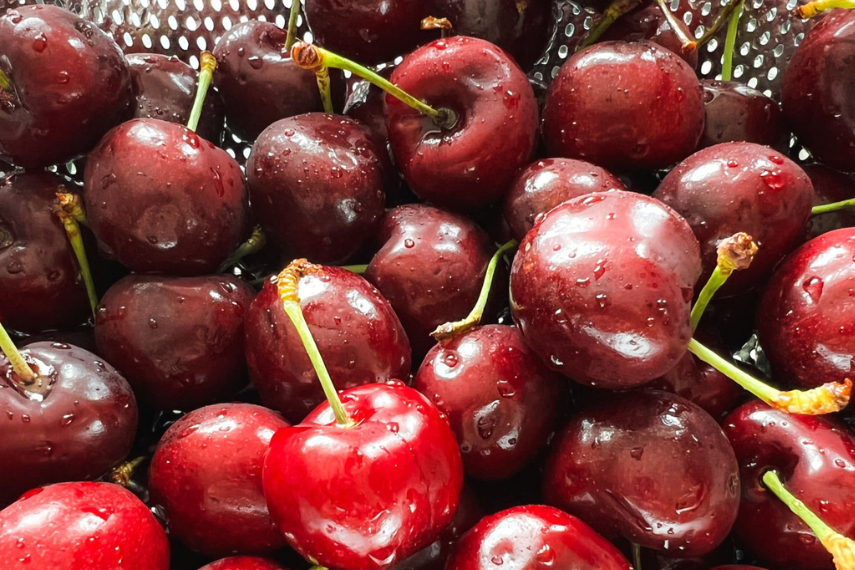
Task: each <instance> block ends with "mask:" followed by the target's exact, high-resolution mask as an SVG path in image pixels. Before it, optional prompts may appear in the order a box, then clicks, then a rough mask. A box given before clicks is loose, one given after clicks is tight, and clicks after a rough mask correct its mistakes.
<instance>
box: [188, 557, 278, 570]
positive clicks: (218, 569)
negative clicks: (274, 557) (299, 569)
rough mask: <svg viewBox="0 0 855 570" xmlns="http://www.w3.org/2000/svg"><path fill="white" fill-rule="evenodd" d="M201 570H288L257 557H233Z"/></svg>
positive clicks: (200, 569)
mask: <svg viewBox="0 0 855 570" xmlns="http://www.w3.org/2000/svg"><path fill="white" fill-rule="evenodd" d="M199 570H286V569H285V568H284V567H283V566H280V565H279V564H277V563H275V562H271V561H270V560H265V559H264V558H257V557H255V556H231V557H229V558H221V559H220V560H216V561H214V562H211V563H210V564H206V565H205V566H202V567H201V568H199Z"/></svg>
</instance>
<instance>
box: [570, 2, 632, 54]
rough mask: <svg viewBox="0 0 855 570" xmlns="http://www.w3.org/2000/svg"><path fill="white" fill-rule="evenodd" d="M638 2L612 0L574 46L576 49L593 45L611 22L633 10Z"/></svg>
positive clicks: (579, 49)
mask: <svg viewBox="0 0 855 570" xmlns="http://www.w3.org/2000/svg"><path fill="white" fill-rule="evenodd" d="M639 4H640V0H613V1H612V3H611V4H609V5H608V7H607V8H606V9H605V10H604V11H603V15H602V16H600V19H599V20H598V21H597V23H596V24H594V27H592V28H591V29H590V30H589V31H588V34H587V35H586V36H585V39H584V40H582V42H581V43H580V44H579V47H577V48H576V51H581V50H583V49H585V48H586V47H589V46H592V45H594V44H595V43H596V42H597V40H599V39H600V36H602V35H603V34H604V33H606V30H608V29H609V28H610V27H611V26H612V24H614V23H615V22H616V21H617V20H618V18H620V17H621V16H623V15H624V14H628V13H629V12H631V11H633V10H634V9H635V8H636V6H638V5H639Z"/></svg>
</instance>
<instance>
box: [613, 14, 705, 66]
mask: <svg viewBox="0 0 855 570" xmlns="http://www.w3.org/2000/svg"><path fill="white" fill-rule="evenodd" d="M640 4H641V5H642V6H643V4H644V2H642V3H640ZM686 4H688V3H686ZM676 15H677V14H675V16H676ZM602 40H623V41H625V42H637V41H639V40H649V41H651V42H654V43H657V44H659V45H660V46H662V47H664V48H665V49H668V50H670V51H672V52H674V53H675V54H677V55H678V56H680V58H682V59H683V60H684V61H685V62H686V63H688V64H689V65H690V66H691V67H692V69H697V67H698V50H697V49H684V48H683V45H684V44H683V40H682V39H681V38H680V35H679V34H678V33H676V32H675V31H674V28H672V27H671V23H670V22H668V19H667V18H666V17H665V14H664V13H663V11H662V8H660V7H659V6H657V5H655V4H653V3H651V4H650V5H648V6H643V7H641V8H639V9H638V10H634V11H633V12H630V13H629V14H626V15H625V16H622V17H621V18H619V19H618V20H617V21H616V22H615V23H614V24H612V25H611V26H610V27H609V29H608V30H606V32H605V33H604V34H603V35H602Z"/></svg>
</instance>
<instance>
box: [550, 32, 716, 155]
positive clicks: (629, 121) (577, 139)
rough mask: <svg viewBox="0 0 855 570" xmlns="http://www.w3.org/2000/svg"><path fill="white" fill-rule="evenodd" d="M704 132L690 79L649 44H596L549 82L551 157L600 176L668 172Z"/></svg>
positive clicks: (696, 86) (698, 94)
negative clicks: (596, 168)
mask: <svg viewBox="0 0 855 570" xmlns="http://www.w3.org/2000/svg"><path fill="white" fill-rule="evenodd" d="M703 128H704V103H703V94H702V90H701V86H700V83H698V79H697V77H695V72H694V71H693V70H692V68H691V67H689V65H688V64H687V63H686V62H684V61H683V60H682V59H680V57H679V56H677V55H676V54H674V53H673V52H671V51H669V50H667V49H665V48H663V47H661V46H659V45H657V44H655V43H652V42H648V41H640V42H634V43H625V42H603V43H600V44H596V45H594V46H592V47H590V48H588V49H584V50H582V51H580V52H578V53H576V54H575V55H573V56H572V57H571V58H570V59H568V60H567V61H566V62H565V63H564V65H562V66H561V70H560V71H559V72H558V75H557V76H556V77H555V79H554V80H553V81H552V84H551V85H550V86H549V93H548V94H547V96H546V103H545V105H544V108H543V138H544V140H545V141H546V147H547V150H548V152H549V154H550V155H552V156H566V157H569V158H579V159H582V160H587V161H590V162H593V163H594V164H598V165H600V166H602V167H604V168H620V169H634V168H637V169H656V168H664V167H666V166H670V165H671V164H673V163H675V162H677V161H679V160H682V159H684V158H685V157H687V156H688V155H689V154H691V153H692V151H693V150H694V149H695V148H696V147H697V144H698V140H699V139H700V136H701V133H703Z"/></svg>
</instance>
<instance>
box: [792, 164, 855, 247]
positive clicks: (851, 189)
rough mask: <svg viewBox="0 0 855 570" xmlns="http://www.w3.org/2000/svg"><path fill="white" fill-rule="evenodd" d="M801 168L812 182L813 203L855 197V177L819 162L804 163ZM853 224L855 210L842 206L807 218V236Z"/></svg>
mask: <svg viewBox="0 0 855 570" xmlns="http://www.w3.org/2000/svg"><path fill="white" fill-rule="evenodd" d="M802 169H803V170H804V171H805V173H807V175H808V177H809V178H810V181H811V183H812V184H813V205H814V206H819V205H820V204H830V203H832V202H840V201H842V200H851V199H852V198H855V179H853V178H852V177H851V176H849V175H847V174H844V173H842V172H838V171H836V170H832V169H830V168H827V167H825V166H823V165H821V164H806V165H804V166H802ZM853 226H855V210H853V209H852V208H843V209H840V210H838V211H836V212H829V213H827V214H821V215H818V216H811V217H810V220H808V238H815V237H817V236H819V235H822V234H824V233H826V232H830V231H832V230H836V229H839V228H848V227H853Z"/></svg>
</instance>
